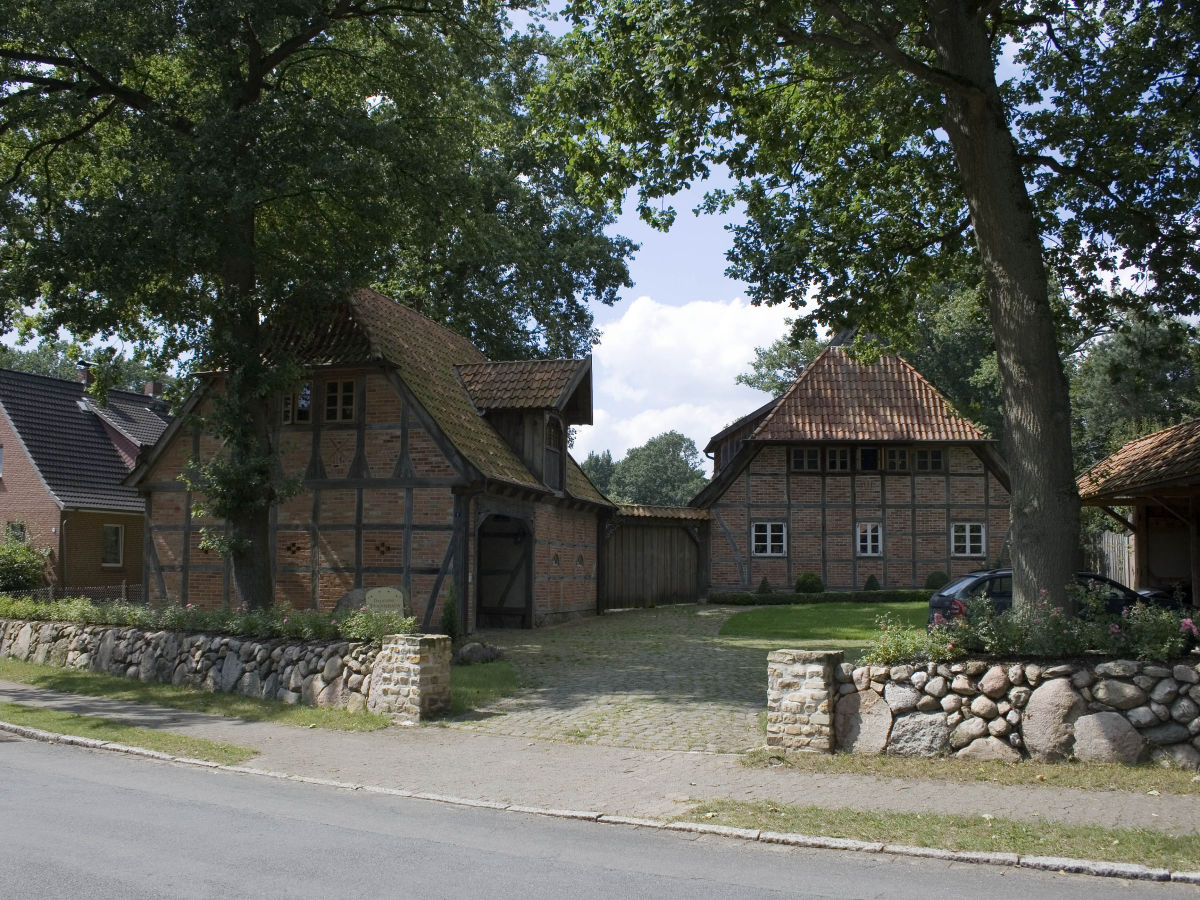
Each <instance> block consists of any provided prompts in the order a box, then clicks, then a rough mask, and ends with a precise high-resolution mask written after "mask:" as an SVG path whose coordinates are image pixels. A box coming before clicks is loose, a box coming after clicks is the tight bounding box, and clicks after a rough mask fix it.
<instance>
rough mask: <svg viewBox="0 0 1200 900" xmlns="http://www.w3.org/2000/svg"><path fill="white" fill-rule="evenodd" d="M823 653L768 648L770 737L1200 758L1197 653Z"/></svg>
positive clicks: (1043, 756)
mask: <svg viewBox="0 0 1200 900" xmlns="http://www.w3.org/2000/svg"><path fill="white" fill-rule="evenodd" d="M814 654H817V655H822V654H819V653H817V652H816V651H808V652H807V653H802V652H800V651H775V652H773V653H772V654H770V657H769V662H768V669H769V684H770V688H769V691H768V711H767V743H768V745H769V746H775V747H780V748H782V749H784V750H785V751H803V750H810V751H811V750H813V749H824V748H825V747H826V746H827V747H829V748H832V749H837V750H841V751H844V752H849V753H872V754H873V753H888V754H893V755H896V756H928V757H932V756H944V755H953V756H957V757H961V758H964V759H994V760H1004V761H1013V762H1015V761H1019V760H1022V759H1034V760H1039V761H1053V760H1061V759H1068V758H1076V759H1080V760H1085V761H1096V762H1119V763H1126V764H1134V763H1139V762H1143V761H1147V760H1156V761H1159V762H1163V763H1167V764H1171V765H1175V766H1179V767H1181V768H1187V769H1200V663H1197V661H1196V659H1195V657H1194V656H1193V657H1190V658H1187V659H1184V660H1177V661H1176V662H1174V663H1159V662H1143V661H1138V660H1129V659H1107V660H1071V661H1062V662H1028V661H1025V662H1021V661H1012V662H994V661H985V660H979V659H965V660H960V661H958V662H953V663H926V664H922V665H915V666H914V665H894V666H885V665H861V666H854V665H850V664H848V663H843V662H841V654H840V652H839V653H832V654H827V655H828V657H829V658H828V659H825V658H822V659H816V658H814ZM823 673H828V675H827V676H824V675H823ZM820 682H824V683H823V684H822V683H820Z"/></svg>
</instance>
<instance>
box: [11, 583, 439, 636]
mask: <svg viewBox="0 0 1200 900" xmlns="http://www.w3.org/2000/svg"><path fill="white" fill-rule="evenodd" d="M0 619H23V620H27V621H53V622H79V623H81V624H84V625H128V626H134V627H138V628H145V629H166V630H169V631H192V632H205V633H208V634H230V635H239V636H244V637H255V638H264V639H270V638H291V639H297V640H305V641H314V640H335V639H337V638H339V637H341V638H345V639H347V640H356V641H377V640H379V639H381V638H382V637H384V636H385V635H389V634H411V633H412V632H414V631H415V630H416V619H413V618H411V617H409V618H406V617H403V616H401V615H400V614H398V613H394V612H379V611H372V610H368V609H366V608H365V607H364V608H361V609H359V610H356V611H354V612H352V613H350V614H349V615H348V616H345V617H343V618H342V620H341V621H338V620H336V619H334V618H332V616H330V614H328V613H323V612H317V611H315V610H301V609H290V608H288V607H284V606H273V607H271V608H270V609H265V610H247V609H245V608H239V609H224V608H221V609H199V608H197V607H195V606H193V605H192V604H190V603H189V604H186V605H183V606H181V605H179V604H171V605H168V606H161V607H155V608H152V607H149V606H138V605H136V604H133V603H93V602H92V601H91V600H87V599H85V598H82V597H73V598H68V599H64V600H55V601H53V602H51V603H41V602H38V601H35V600H32V599H30V598H29V597H19V596H17V597H14V596H8V595H3V594H0Z"/></svg>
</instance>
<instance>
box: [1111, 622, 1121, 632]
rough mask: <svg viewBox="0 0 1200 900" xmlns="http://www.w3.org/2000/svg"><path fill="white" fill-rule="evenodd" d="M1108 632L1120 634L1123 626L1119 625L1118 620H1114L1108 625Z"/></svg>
mask: <svg viewBox="0 0 1200 900" xmlns="http://www.w3.org/2000/svg"><path fill="white" fill-rule="evenodd" d="M1108 633H1109V634H1120V633H1121V626H1120V625H1118V624H1117V623H1116V622H1113V623H1112V624H1111V625H1109V626H1108Z"/></svg>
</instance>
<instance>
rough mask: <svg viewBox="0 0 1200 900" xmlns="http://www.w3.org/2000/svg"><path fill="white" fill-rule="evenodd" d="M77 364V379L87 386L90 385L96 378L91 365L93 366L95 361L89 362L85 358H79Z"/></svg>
mask: <svg viewBox="0 0 1200 900" xmlns="http://www.w3.org/2000/svg"><path fill="white" fill-rule="evenodd" d="M77 365H78V366H79V381H80V383H82V384H86V385H87V386H88V387H91V385H92V382H93V381H95V380H96V376H94V375H93V374H92V366H94V365H95V363H93V362H90V361H89V360H86V359H81V360H80V361H79V362H78V363H77Z"/></svg>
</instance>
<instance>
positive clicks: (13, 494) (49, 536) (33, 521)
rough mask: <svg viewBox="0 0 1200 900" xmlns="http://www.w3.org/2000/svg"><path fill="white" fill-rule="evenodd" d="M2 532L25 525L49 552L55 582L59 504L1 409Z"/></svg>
mask: <svg viewBox="0 0 1200 900" xmlns="http://www.w3.org/2000/svg"><path fill="white" fill-rule="evenodd" d="M0 449H2V450H3V458H2V460H0V528H4V527H5V525H7V524H8V523H9V522H23V523H24V524H25V535H26V538H27V540H28V541H29V543H30V544H32V545H33V546H34V547H37V548H39V549H42V548H44V549H49V550H50V557H49V560H48V563H49V565H48V571H47V575H48V576H49V577H50V578H51V579H52V580H53V581H55V582H57V581H58V580H59V579H60V578H61V573H60V571H59V559H58V551H59V542H58V539H59V534H58V529H59V528H60V527H61V521H60V515H59V509H58V504H57V503H56V502H55V501H54V498H53V497H51V496H50V492H49V491H47V490H46V487H45V485H43V484H42V481H41V477H40V476H39V475H38V473H37V469H36V468H34V465H33V461H32V460H31V459H30V458H29V455H28V454H27V453H26V452H25V448H24V447H23V446H21V442H20V441H19V440H18V439H17V435H16V432H15V431H14V430H13V427H12V423H11V422H10V421H9V419H8V416H7V414H5V413H4V411H3V410H2V409H0Z"/></svg>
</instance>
